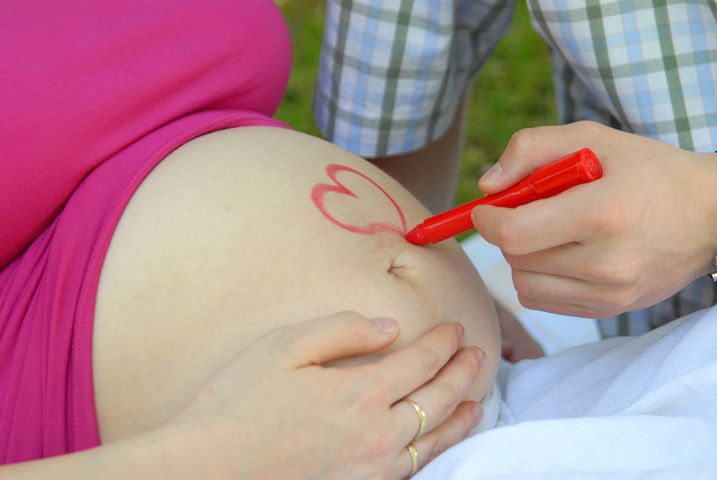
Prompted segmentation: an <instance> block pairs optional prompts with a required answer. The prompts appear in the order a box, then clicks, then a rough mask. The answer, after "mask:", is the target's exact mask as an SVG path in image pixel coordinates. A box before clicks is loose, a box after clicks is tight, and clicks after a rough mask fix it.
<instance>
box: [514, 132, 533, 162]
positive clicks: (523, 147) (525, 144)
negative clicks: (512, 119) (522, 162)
mask: <svg viewBox="0 0 717 480" xmlns="http://www.w3.org/2000/svg"><path fill="white" fill-rule="evenodd" d="M534 139H535V129H534V128H523V129H520V130H518V131H517V132H515V133H514V134H513V135H512V136H511V137H510V142H509V145H510V148H511V149H513V150H514V151H515V153H516V154H518V155H520V154H521V153H523V152H529V151H530V149H531V147H532V145H533V141H534Z"/></svg>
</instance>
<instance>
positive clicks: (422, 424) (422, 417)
mask: <svg viewBox="0 0 717 480" xmlns="http://www.w3.org/2000/svg"><path fill="white" fill-rule="evenodd" d="M404 401H406V402H408V403H409V404H410V405H411V406H412V407H413V409H414V410H415V411H416V413H417V414H418V432H417V433H416V436H415V437H413V440H412V441H413V442H415V441H416V440H417V439H418V437H420V436H421V434H422V433H423V431H424V430H425V429H426V411H425V410H423V408H421V406H420V405H419V404H417V403H416V402H414V401H413V400H411V399H408V398H406V399H404Z"/></svg>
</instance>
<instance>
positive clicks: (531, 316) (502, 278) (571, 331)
mask: <svg viewBox="0 0 717 480" xmlns="http://www.w3.org/2000/svg"><path fill="white" fill-rule="evenodd" d="M461 247H463V251H464V252H466V255H468V258H470V260H471V262H472V263H473V265H475V267H476V269H477V270H478V271H479V272H480V274H481V277H483V280H484V281H485V285H486V288H487V289H488V291H489V292H490V295H491V297H493V299H494V300H495V301H496V302H498V303H500V304H501V305H502V306H503V307H504V308H505V309H506V310H508V311H509V312H510V313H512V314H513V315H514V316H515V317H516V318H517V319H518V321H519V322H520V323H521V324H522V325H523V327H524V328H525V330H526V331H527V332H528V333H529V334H530V335H531V336H532V337H533V338H534V339H535V341H537V342H538V343H539V344H540V346H541V347H543V351H544V352H545V353H546V354H547V355H550V354H553V353H557V352H560V351H562V350H565V349H566V348H569V347H574V346H576V345H582V344H584V343H591V342H596V341H597V340H599V339H600V330H599V329H598V325H597V322H596V321H595V320H593V319H589V318H578V317H569V316H566V315H556V314H554V313H547V312H540V311H537V310H529V309H527V308H525V307H523V306H522V305H521V304H520V302H519V301H518V293H517V292H516V291H515V288H514V287H513V279H512V276H511V271H510V265H508V263H506V261H505V258H503V254H502V253H501V251H500V249H499V248H498V247H496V246H495V245H491V244H490V243H488V242H486V241H485V240H484V239H483V238H482V237H481V236H480V235H478V234H475V235H473V236H471V237H468V238H467V239H465V240H464V241H462V242H461Z"/></svg>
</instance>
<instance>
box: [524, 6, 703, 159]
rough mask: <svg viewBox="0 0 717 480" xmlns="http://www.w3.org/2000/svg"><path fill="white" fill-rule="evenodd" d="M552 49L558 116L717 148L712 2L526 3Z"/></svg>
mask: <svg viewBox="0 0 717 480" xmlns="http://www.w3.org/2000/svg"><path fill="white" fill-rule="evenodd" d="M528 6H529V7H530V9H531V14H532V19H533V25H534V26H535V28H536V30H538V31H539V32H540V33H541V34H542V35H543V37H544V38H545V39H546V41H547V42H548V44H549V45H550V47H551V48H552V50H553V62H554V66H555V73H556V75H555V84H556V90H557V93H558V99H559V108H560V115H561V120H562V121H563V122H572V121H575V120H581V119H593V120H597V121H600V122H601V123H605V124H608V125H613V126H617V127H619V128H622V129H623V130H627V131H631V132H633V133H638V134H640V135H645V136H649V137H652V138H656V139H658V140H661V141H663V142H666V143H670V144H672V145H677V146H680V147H682V148H685V149H687V150H695V151H701V152H712V151H714V150H715V149H717V5H716V4H715V2H714V1H713V0H701V1H699V0H669V2H668V1H667V0H661V1H660V0H637V1H624V0H623V1H616V0H611V1H608V0H601V1H586V0H583V1H574V0H571V1H567V0H529V1H528Z"/></svg>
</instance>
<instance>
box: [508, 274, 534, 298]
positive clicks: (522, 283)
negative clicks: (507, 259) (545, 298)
mask: <svg viewBox="0 0 717 480" xmlns="http://www.w3.org/2000/svg"><path fill="white" fill-rule="evenodd" d="M513 286H514V287H515V290H516V291H517V292H518V296H519V297H522V298H524V299H526V300H530V299H533V298H534V297H535V295H534V291H533V286H532V285H531V282H530V278H529V277H528V275H526V274H524V273H522V272H520V271H519V270H513Z"/></svg>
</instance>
